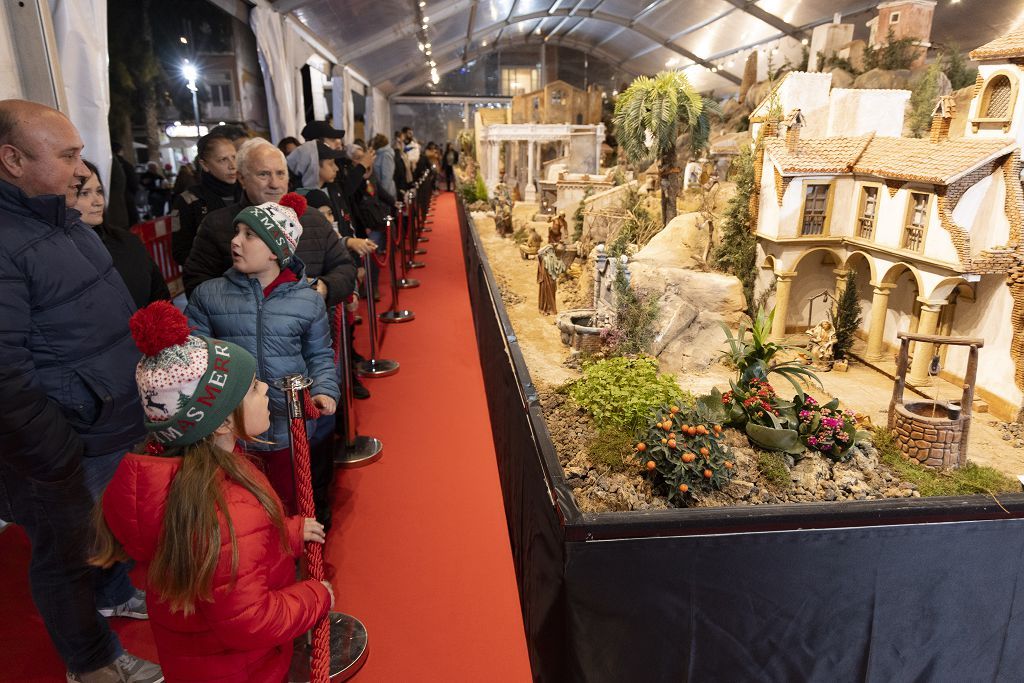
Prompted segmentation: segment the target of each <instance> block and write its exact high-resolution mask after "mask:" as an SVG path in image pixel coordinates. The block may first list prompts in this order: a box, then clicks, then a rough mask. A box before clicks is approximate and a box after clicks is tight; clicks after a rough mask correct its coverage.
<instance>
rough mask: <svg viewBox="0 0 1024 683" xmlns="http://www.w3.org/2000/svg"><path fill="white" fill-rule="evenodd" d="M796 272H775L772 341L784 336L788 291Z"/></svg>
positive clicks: (787, 313)
mask: <svg viewBox="0 0 1024 683" xmlns="http://www.w3.org/2000/svg"><path fill="white" fill-rule="evenodd" d="M794 277H796V273H795V272H793V273H776V274H775V319H774V320H773V321H772V332H771V339H772V341H779V340H781V339H785V337H786V318H787V317H788V316H789V293H790V290H791V289H792V287H793V278H794Z"/></svg>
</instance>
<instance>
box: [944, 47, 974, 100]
mask: <svg viewBox="0 0 1024 683" xmlns="http://www.w3.org/2000/svg"><path fill="white" fill-rule="evenodd" d="M941 50H942V64H943V66H942V70H943V71H944V72H945V73H946V77H947V78H948V79H949V83H950V85H952V86H953V90H959V89H960V88H966V87H967V86H969V85H974V81H975V80H976V79H977V78H978V70H977V69H972V68H970V67H968V66H967V60H966V59H964V55H963V53H962V52H960V48H959V47H958V46H956V45H943V46H941Z"/></svg>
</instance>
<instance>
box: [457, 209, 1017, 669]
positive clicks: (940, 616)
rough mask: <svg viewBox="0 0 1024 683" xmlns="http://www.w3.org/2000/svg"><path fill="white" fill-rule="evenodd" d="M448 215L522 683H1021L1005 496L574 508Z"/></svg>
mask: <svg viewBox="0 0 1024 683" xmlns="http://www.w3.org/2000/svg"><path fill="white" fill-rule="evenodd" d="M456 201H457V202H458V204H459V227H460V230H461V232H462V238H463V247H464V254H465V259H466V273H467V279H468V283H469V290H470V300H471V304H472V308H473V320H474V327H475V331H476V334H477V343H478V347H479V351H480V362H481V367H482V370H483V375H484V381H485V384H486V386H487V401H488V409H489V412H490V418H491V428H492V433H493V436H494V445H495V452H496V455H497V460H498V463H497V464H498V472H499V476H500V478H501V484H502V496H503V499H504V503H505V513H506V518H507V521H508V531H509V540H510V543H511V547H512V554H513V558H514V563H515V568H516V576H517V579H518V582H519V592H520V599H521V602H522V609H523V622H524V627H525V629H526V635H527V643H528V648H529V653H530V662H531V665H532V667H533V675H534V678H535V679H536V680H538V681H552V682H558V683H561V682H562V681H598V682H603V681H609V682H613V681H614V682H617V681H659V682H660V681H745V680H751V681H753V680H756V681H830V682H831V681H966V680H979V681H981V680H984V681H1002V680H1006V681H1016V680H1024V648H1020V647H1017V646H1016V645H1009V644H1011V643H1013V644H1016V643H1019V642H1021V638H1022V637H1024V584H1022V582H1019V581H1018V575H1019V573H1020V571H1021V566H1022V563H1024V519H1022V518H1024V496H1022V495H1020V494H1011V495H1001V496H1000V497H999V500H998V501H995V500H994V499H993V498H992V497H989V496H964V497H958V498H932V499H927V498H920V499H893V500H880V501H850V502H837V503H820V504H815V503H808V504H804V505H797V504H793V505H763V506H761V505H759V506H746V507H731V508H698V509H672V510H657V511H644V512H618V513H598V514H593V513H588V514H584V513H583V512H581V511H580V509H579V507H578V506H577V505H576V502H575V500H574V499H573V496H572V489H571V488H570V487H569V486H568V485H567V483H566V480H565V475H564V473H563V471H562V468H561V466H560V464H559V461H558V457H557V454H556V453H555V449H554V446H553V444H552V442H551V438H550V435H549V434H548V429H547V425H546V424H545V422H544V417H543V412H542V410H541V406H540V402H539V399H538V397H537V392H536V389H535V388H534V386H533V383H532V380H531V378H530V374H529V371H528V370H527V368H526V364H525V362H524V360H523V356H522V351H521V349H520V348H519V343H518V341H517V340H516V337H515V333H514V330H513V328H512V325H511V323H510V321H509V319H508V315H507V313H506V311H505V307H504V304H503V303H502V300H501V296H500V293H499V290H498V287H497V283H496V282H495V280H494V277H493V275H492V274H491V272H490V267H489V266H488V264H487V261H486V256H485V255H484V252H483V247H482V246H481V244H480V242H479V238H478V237H477V236H476V234H475V229H474V228H473V227H472V225H471V223H470V221H469V219H468V216H467V215H466V212H465V207H464V205H463V204H462V202H461V200H460V199H458V198H457V199H456ZM1018 597H1021V598H1022V599H1021V600H1017V598H1018Z"/></svg>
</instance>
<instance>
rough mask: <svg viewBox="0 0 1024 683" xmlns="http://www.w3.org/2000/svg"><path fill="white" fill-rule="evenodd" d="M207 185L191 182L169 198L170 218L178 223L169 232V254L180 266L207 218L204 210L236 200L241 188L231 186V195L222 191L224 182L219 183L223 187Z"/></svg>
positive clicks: (221, 206)
mask: <svg viewBox="0 0 1024 683" xmlns="http://www.w3.org/2000/svg"><path fill="white" fill-rule="evenodd" d="M210 185H211V183H199V184H197V185H193V186H192V187H190V188H188V189H187V190H185V191H184V192H182V193H181V194H180V195H178V196H177V197H175V198H174V201H172V202H171V217H172V218H171V221H172V223H177V225H175V226H174V228H173V229H174V232H173V234H172V236H171V254H172V255H173V256H174V260H175V261H176V262H177V263H178V265H179V266H182V267H184V266H185V261H187V260H188V253H189V252H190V251H192V242H194V241H195V239H196V231H197V230H198V229H199V224H200V223H202V222H203V219H204V218H206V214H208V213H209V212H211V211H216V210H217V209H223V208H224V207H225V206H227V205H228V204H235V203H237V202H238V200H239V197H241V190H240V188H238V186H237V185H236V186H235V187H234V188H232V189H231V193H232V194H231V196H230V197H225V195H223V194H221V192H225V191H227V186H226V183H221V185H223V186H225V187H224V188H222V189H221V191H220V192H218V191H216V190H215V189H214V188H212V187H210Z"/></svg>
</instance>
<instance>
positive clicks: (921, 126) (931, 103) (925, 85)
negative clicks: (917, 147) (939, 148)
mask: <svg viewBox="0 0 1024 683" xmlns="http://www.w3.org/2000/svg"><path fill="white" fill-rule="evenodd" d="M941 75H942V62H941V60H940V61H935V62H932V64H931V65H930V66H929V67H928V71H926V72H925V74H924V76H923V77H922V78H921V80H920V81H918V83H917V87H916V88H914V92H913V94H911V96H910V121H909V123H910V132H911V133H913V134H914V137H918V138H919V137H921V136H922V135H924V134H925V133H927V132H928V129H929V127H930V125H931V121H932V112H933V111H934V110H935V102H936V100H938V99H939V77H940V76H941Z"/></svg>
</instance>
